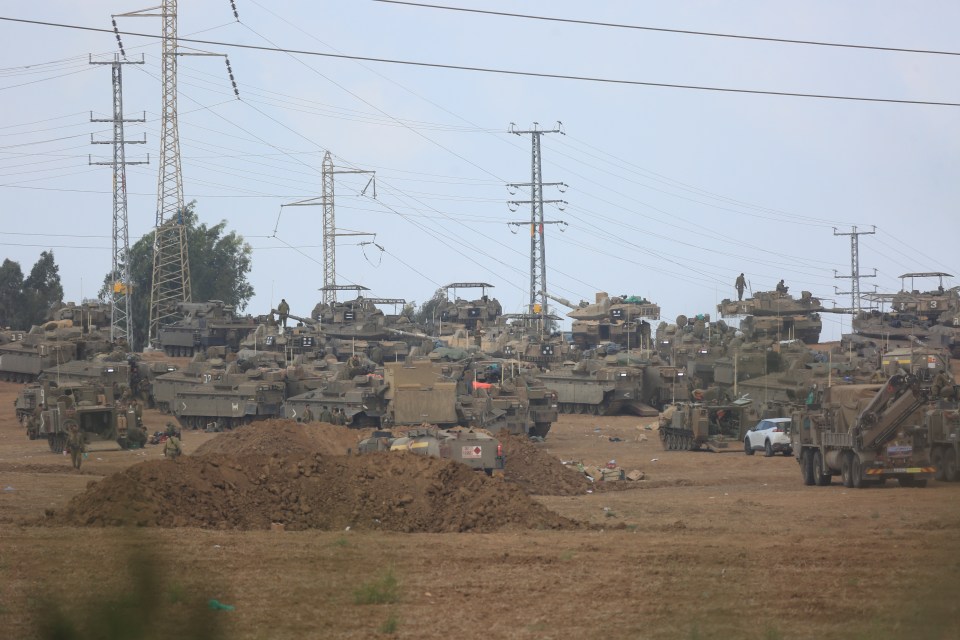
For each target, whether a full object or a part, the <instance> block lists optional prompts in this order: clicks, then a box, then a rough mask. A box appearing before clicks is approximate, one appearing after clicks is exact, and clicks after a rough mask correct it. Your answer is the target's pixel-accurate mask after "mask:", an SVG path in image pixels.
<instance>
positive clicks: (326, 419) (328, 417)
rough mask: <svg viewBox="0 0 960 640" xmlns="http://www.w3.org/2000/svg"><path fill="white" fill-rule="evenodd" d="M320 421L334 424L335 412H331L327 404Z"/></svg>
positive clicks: (321, 413)
mask: <svg viewBox="0 0 960 640" xmlns="http://www.w3.org/2000/svg"><path fill="white" fill-rule="evenodd" d="M320 422H326V423H328V424H333V414H332V413H330V408H329V407H327V406H326V405H324V407H323V410H322V411H321V412H320Z"/></svg>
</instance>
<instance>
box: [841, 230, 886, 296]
mask: <svg viewBox="0 0 960 640" xmlns="http://www.w3.org/2000/svg"><path fill="white" fill-rule="evenodd" d="M876 232H877V228H876V227H873V230H871V231H857V227H856V226H854V227H851V231H849V232H847V231H843V232H841V231H837V228H836V227H834V228H833V235H835V236H850V275H849V276H841V275H838V274H837V270H836V269H834V270H833V277H834V278H849V279H850V282H851V287H850V291H840V290H839V289H837V287H834V290H836V292H837V295H846V294H848V293H849V294H850V300H851V305H850V309H851V312H852V313H853V314H854V315H857V314H858V313H860V278H876V277H877V270H876V269H874V270H873V275H866V276H864V275H860V246H859V245H860V242H859V237H860V236H862V235H871V234H874V233H876Z"/></svg>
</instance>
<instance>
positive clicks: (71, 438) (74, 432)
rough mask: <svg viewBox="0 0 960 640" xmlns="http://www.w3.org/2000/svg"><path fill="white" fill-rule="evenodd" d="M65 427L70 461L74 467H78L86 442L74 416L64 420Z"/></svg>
mask: <svg viewBox="0 0 960 640" xmlns="http://www.w3.org/2000/svg"><path fill="white" fill-rule="evenodd" d="M64 424H65V426H66V427H67V448H68V449H70V461H71V462H73V468H74V469H78V470H79V469H80V463H81V462H83V454H84V453H86V451H87V442H86V438H85V436H84V433H83V432H82V431H80V424H79V423H78V422H77V419H76V418H73V417H70V418H67V419H66V420H65V421H64Z"/></svg>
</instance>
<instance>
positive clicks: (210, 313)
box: [157, 300, 257, 357]
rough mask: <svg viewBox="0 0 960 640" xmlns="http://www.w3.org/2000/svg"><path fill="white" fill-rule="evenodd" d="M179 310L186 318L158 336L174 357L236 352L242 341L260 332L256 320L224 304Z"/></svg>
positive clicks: (164, 328) (195, 305)
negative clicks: (224, 350) (213, 351)
mask: <svg viewBox="0 0 960 640" xmlns="http://www.w3.org/2000/svg"><path fill="white" fill-rule="evenodd" d="M176 310H177V313H178V314H180V315H182V316H183V318H182V319H181V320H178V321H176V322H174V323H172V324H169V325H166V326H161V327H160V329H159V330H158V332H157V345H158V346H159V348H161V349H163V351H164V352H165V353H166V354H167V355H168V356H171V357H173V356H179V357H190V356H193V355H194V354H195V353H197V352H199V351H203V350H205V349H207V348H208V347H219V346H226V347H229V348H230V349H231V350H233V351H236V350H237V349H239V348H240V342H241V340H243V338H244V337H246V335H247V334H248V333H250V332H252V331H254V330H256V328H257V323H256V321H255V320H254V318H253V317H252V316H237V315H236V314H235V310H234V308H233V307H232V306H230V305H227V304H224V303H223V302H222V301H220V300H208V301H207V302H180V303H177V305H176Z"/></svg>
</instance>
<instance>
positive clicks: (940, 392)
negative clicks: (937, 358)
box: [930, 371, 954, 400]
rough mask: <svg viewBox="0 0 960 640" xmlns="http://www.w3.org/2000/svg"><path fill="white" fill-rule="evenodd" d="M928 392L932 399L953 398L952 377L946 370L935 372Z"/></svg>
mask: <svg viewBox="0 0 960 640" xmlns="http://www.w3.org/2000/svg"><path fill="white" fill-rule="evenodd" d="M930 392H931V395H932V397H933V398H934V399H938V398H941V397H942V398H943V399H945V400H947V399H953V396H954V389H953V378H951V377H950V374H949V373H947V372H946V371H940V373H938V374H937V377H935V378H934V379H933V386H932V387H931V389H930Z"/></svg>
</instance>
